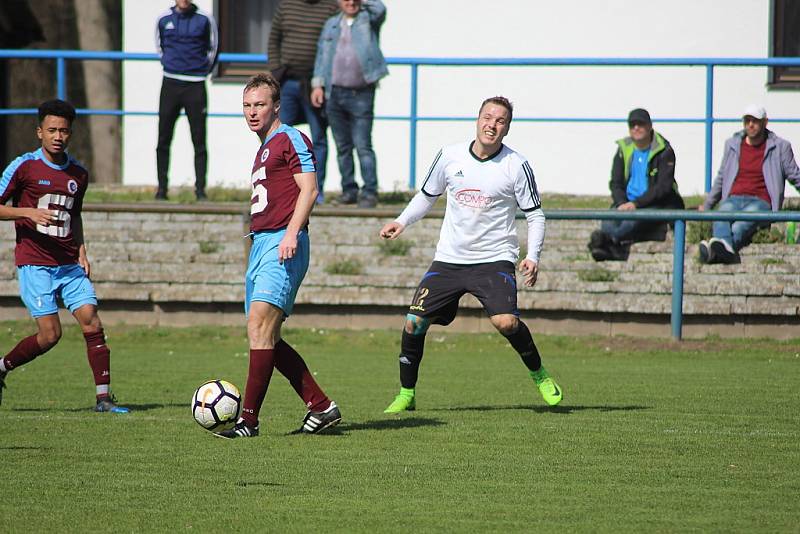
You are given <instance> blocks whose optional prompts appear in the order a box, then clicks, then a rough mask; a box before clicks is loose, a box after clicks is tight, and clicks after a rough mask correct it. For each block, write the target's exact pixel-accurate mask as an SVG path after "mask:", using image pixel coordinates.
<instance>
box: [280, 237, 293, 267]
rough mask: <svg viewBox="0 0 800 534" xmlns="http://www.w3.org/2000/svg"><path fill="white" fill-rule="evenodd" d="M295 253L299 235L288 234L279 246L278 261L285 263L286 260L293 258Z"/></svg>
mask: <svg viewBox="0 0 800 534" xmlns="http://www.w3.org/2000/svg"><path fill="white" fill-rule="evenodd" d="M295 252H297V234H292V233H290V232H286V235H284V236H283V239H281V242H280V243H279V244H278V261H279V262H281V263H283V262H284V261H285V260H288V259H291V258H293V257H294V255H295Z"/></svg>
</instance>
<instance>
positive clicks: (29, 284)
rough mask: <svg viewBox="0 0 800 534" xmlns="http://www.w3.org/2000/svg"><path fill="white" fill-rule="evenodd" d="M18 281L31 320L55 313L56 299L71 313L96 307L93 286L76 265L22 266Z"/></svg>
mask: <svg viewBox="0 0 800 534" xmlns="http://www.w3.org/2000/svg"><path fill="white" fill-rule="evenodd" d="M17 278H18V279H19V294H20V297H22V302H24V303H25V306H26V307H27V308H28V311H29V312H31V316H32V317H33V318H36V317H42V316H44V315H52V314H54V313H58V303H57V302H56V297H61V300H62V301H64V306H66V307H67V309H68V310H69V311H70V313H73V312H75V310H77V309H78V308H80V307H81V306H83V305H84V304H93V305H95V306H97V296H96V295H95V293H94V286H93V285H92V282H91V281H90V280H89V277H87V276H86V271H84V270H83V267H81V266H80V265H78V264H74V265H59V266H57V267H48V266H45V265H22V266H20V267H17Z"/></svg>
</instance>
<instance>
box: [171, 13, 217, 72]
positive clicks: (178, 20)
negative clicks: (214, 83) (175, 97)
mask: <svg viewBox="0 0 800 534" xmlns="http://www.w3.org/2000/svg"><path fill="white" fill-rule="evenodd" d="M156 50H157V51H158V53H159V55H160V56H161V65H162V66H163V67H164V76H165V77H167V78H174V79H178V80H184V81H203V80H205V78H206V76H207V75H208V73H209V72H211V69H212V68H213V67H214V64H215V63H216V61H217V52H218V50H219V41H218V39H217V23H216V21H215V20H214V17H213V16H212V15H211V14H209V13H206V12H205V11H203V10H202V9H199V8H198V7H197V6H196V5H194V4H191V5H190V6H189V9H188V10H186V11H184V12H181V11H178V8H177V7H175V6H173V7H171V8H170V9H167V10H166V11H164V12H162V13H161V14H160V15H159V16H158V19H157V22H156Z"/></svg>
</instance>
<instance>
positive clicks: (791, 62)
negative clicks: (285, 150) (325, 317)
mask: <svg viewBox="0 0 800 534" xmlns="http://www.w3.org/2000/svg"><path fill="white" fill-rule="evenodd" d="M8 58H20V59H54V60H55V61H56V94H57V96H58V98H62V99H65V98H66V96H67V90H66V87H67V85H66V61H67V60H92V61H96V60H106V61H109V60H110V61H157V60H158V55H157V54H153V53H138V52H100V51H81V50H0V59H8ZM266 60H267V57H266V56H265V55H263V54H220V61H221V62H223V63H224V62H245V63H258V62H264V63H266ZM387 63H389V64H390V65H406V66H409V67H410V68H411V87H410V110H409V114H408V115H407V116H406V115H399V116H398V115H395V116H385V115H383V116H377V117H376V118H377V119H379V120H404V121H408V123H409V143H410V145H409V146H410V148H409V169H408V186H409V189H415V188H416V168H417V127H418V125H419V122H421V121H464V120H468V121H472V120H475V117H474V116H470V117H452V116H449V117H442V116H422V117H421V116H419V113H418V107H417V104H418V96H419V95H418V92H419V91H418V89H419V88H418V81H419V67H423V66H440V67H441V66H448V67H509V66H512V67H513V66H527V67H535V66H539V67H543V66H544V67H570V66H571V67H589V66H592V67H596V66H612V67H631V66H633V67H637V66H638V67H704V68H705V70H706V84H705V101H706V102H705V115H704V116H703V117H699V118H698V117H685V118H671V119H661V118H659V119H657V120H658V122H678V123H703V124H704V125H705V172H704V176H705V190H706V191H709V190H710V189H711V178H712V164H713V161H712V159H711V158H712V151H711V148H712V142H713V131H714V123H715V122H738V121H740V120H741V118H740V117H736V118H718V117H715V116H714V67H794V66H800V57H792V58H726V57H715V58H600V57H594V58H592V57H584V58H491V59H490V58H417V57H394V58H387ZM35 113H36V110H35V109H29V108H24V109H23V108H18V109H2V110H0V115H10V114H35ZM79 113H81V114H98V115H153V116H155V115H158V113H157V112H155V111H152V112H146V111H125V110H108V109H104V110H100V109H81V110H79ZM209 116H211V117H239V116H240V114H239V113H209ZM514 120H515V121H522V122H596V123H604V122H625V121H626V118H624V117H622V118H618V117H614V118H606V117H598V118H579V117H577V118H576V117H515V118H514ZM770 121H771V122H800V118H790V117H783V118H775V119H772V118H771V119H770Z"/></svg>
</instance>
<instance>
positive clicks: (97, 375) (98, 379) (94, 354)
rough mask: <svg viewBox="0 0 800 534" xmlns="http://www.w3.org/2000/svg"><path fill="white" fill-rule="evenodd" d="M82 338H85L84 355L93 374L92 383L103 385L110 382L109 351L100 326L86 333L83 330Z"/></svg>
mask: <svg viewBox="0 0 800 534" xmlns="http://www.w3.org/2000/svg"><path fill="white" fill-rule="evenodd" d="M83 339H85V340H86V357H87V358H88V359H89V366H90V367H91V368H92V374H93V375H94V385H95V386H103V385H108V384H110V383H111V351H110V350H109V349H108V345H106V335H105V332H103V329H102V328H101V329H100V330H99V331H97V332H92V333H90V334H87V333H85V332H84V334H83Z"/></svg>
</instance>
